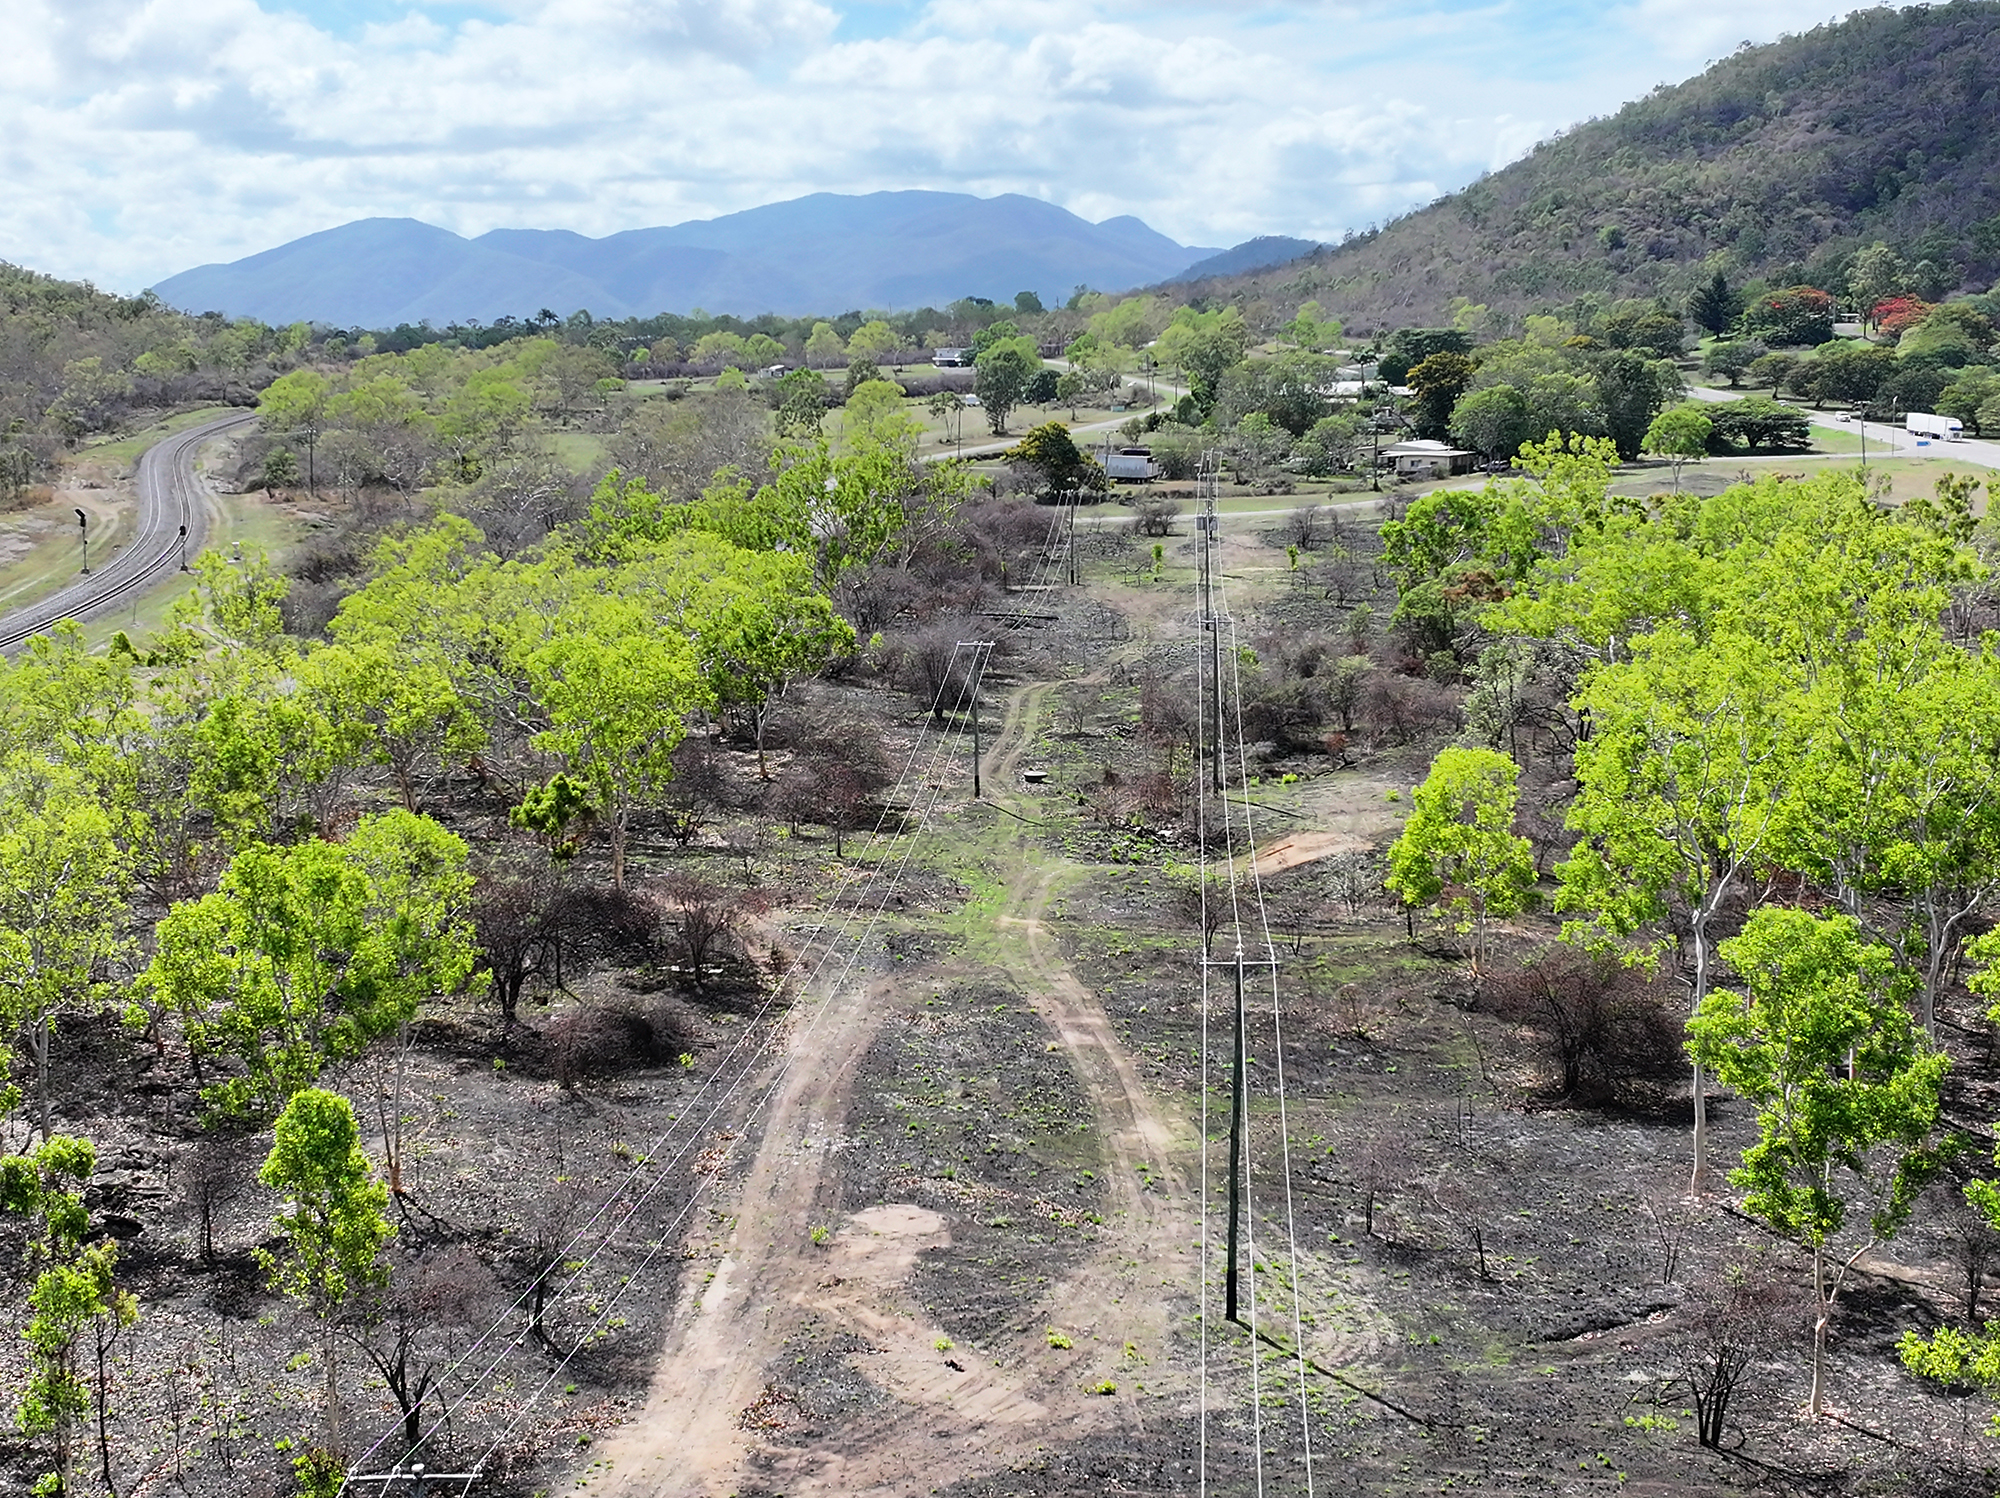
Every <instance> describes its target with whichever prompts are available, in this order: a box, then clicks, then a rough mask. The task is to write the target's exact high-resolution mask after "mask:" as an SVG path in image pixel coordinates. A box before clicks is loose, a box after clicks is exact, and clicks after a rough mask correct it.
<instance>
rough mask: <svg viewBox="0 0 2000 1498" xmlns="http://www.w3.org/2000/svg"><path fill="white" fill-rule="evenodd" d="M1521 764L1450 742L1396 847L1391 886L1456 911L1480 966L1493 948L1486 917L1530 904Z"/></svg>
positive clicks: (1416, 901)
mask: <svg viewBox="0 0 2000 1498" xmlns="http://www.w3.org/2000/svg"><path fill="white" fill-rule="evenodd" d="M1519 773H1520V772H1519V770H1518V769H1517V768H1516V767H1515V764H1514V761H1513V760H1511V759H1510V758H1508V757H1507V756H1506V755H1504V754H1500V753H1497V752H1496V751H1494V750H1491V749H1446V750H1444V751H1443V752H1442V753H1440V754H1439V755H1438V757H1437V758H1436V759H1435V760H1433V761H1432V762H1431V769H1430V774H1429V775H1427V776H1426V777H1425V778H1424V783H1423V784H1422V785H1420V786H1418V787H1416V789H1415V790H1414V791H1412V792H1411V795H1410V800H1411V804H1412V807H1411V813H1410V819H1409V821H1408V822H1406V823H1405V824H1404V826H1403V832H1402V835H1401V836H1400V837H1398V838H1397V839H1396V841H1395V843H1394V844H1393V845H1392V846H1391V847H1390V849H1389V876H1388V880H1387V883H1388V886H1389V888H1390V889H1391V890H1393V891H1394V892H1395V893H1396V894H1397V895H1398V896H1399V897H1400V898H1401V899H1402V900H1403V902H1404V903H1405V904H1406V905H1422V906H1426V907H1428V908H1430V909H1431V910H1432V911H1434V912H1436V913H1437V914H1439V915H1441V916H1450V917H1452V918H1454V920H1455V923H1456V929H1457V930H1458V931H1459V932H1460V933H1461V934H1462V935H1469V936H1470V937H1471V943H1470V945H1469V948H1468V955H1469V956H1470V957H1471V959H1472V967H1473V971H1475V972H1477V971H1478V970H1479V964H1480V962H1481V961H1482V959H1483V958H1484V957H1485V955H1486V951H1487V923H1488V921H1489V920H1490V919H1491V918H1492V917H1494V916H1508V915H1513V914H1515V913H1516V912H1518V911H1520V910H1522V909H1524V908H1526V906H1527V903H1528V901H1529V899H1530V897H1531V896H1532V894H1533V892H1534V886H1535V863H1534V855H1533V851H1532V849H1531V848H1530V846H1529V843H1528V840H1527V839H1526V838H1524V837H1517V836H1516V835H1515V834H1514V831H1513V827H1514V806H1515V798H1516V794H1517V792H1516V782H1517V778H1518V776H1519Z"/></svg>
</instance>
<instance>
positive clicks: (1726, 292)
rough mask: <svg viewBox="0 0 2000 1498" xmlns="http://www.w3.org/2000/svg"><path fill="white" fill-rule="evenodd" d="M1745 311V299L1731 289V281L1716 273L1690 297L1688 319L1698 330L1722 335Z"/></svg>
mask: <svg viewBox="0 0 2000 1498" xmlns="http://www.w3.org/2000/svg"><path fill="white" fill-rule="evenodd" d="M1742 310H1743V299H1742V298H1741V297H1739V296H1738V295H1737V294H1736V293H1735V292H1734V291H1732V290H1731V289H1730V286H1729V280H1728V278H1727V277H1726V276H1724V275H1723V274H1722V272H1721V271H1717V272H1715V274H1714V275H1712V276H1710V277H1709V278H1708V279H1707V280H1706V281H1704V282H1702V284H1701V285H1699V286H1697V287H1696V288H1695V290H1694V293H1693V294H1692V295H1691V296H1689V297H1688V317H1689V318H1690V319H1691V320H1692V321H1693V322H1694V325H1695V326H1696V327H1698V328H1706V329H1707V330H1708V331H1709V332H1711V333H1716V334H1720V333H1723V332H1725V331H1727V330H1728V328H1729V325H1730V324H1731V323H1733V322H1735V321H1736V318H1737V315H1738V314H1739V313H1740V312H1741V311H1742Z"/></svg>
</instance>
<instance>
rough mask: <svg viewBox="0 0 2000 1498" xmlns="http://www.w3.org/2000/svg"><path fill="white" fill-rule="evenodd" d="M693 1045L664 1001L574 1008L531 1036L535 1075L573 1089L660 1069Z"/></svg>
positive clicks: (683, 1022) (688, 1032)
mask: <svg viewBox="0 0 2000 1498" xmlns="http://www.w3.org/2000/svg"><path fill="white" fill-rule="evenodd" d="M692 1045H693V1029H692V1027H691V1026H690V1025H689V1023H688V1021H687V1017H686V1016H685V1015H684V1014H683V1013H682V1012H681V1011H680V1009H679V1008H678V1007H677V1006H676V1005H674V1004H672V1003H670V1002H667V1001H663V1000H654V1001H651V1002H647V1001H644V1000H638V999H628V1000H619V1001H616V1002H612V1003H604V1004H596V1003H586V1004H578V1005H576V1006H574V1007H572V1008H568V1009H564V1010H562V1011H561V1012H560V1013H558V1014H556V1015H554V1016H553V1017H552V1018H551V1019H550V1020H549V1021H548V1023H547V1024H545V1025H543V1026H542V1027H541V1029H540V1030H538V1031H537V1032H535V1036H534V1043H533V1045H532V1047H531V1048H530V1059H531V1060H532V1062H533V1063H534V1064H535V1069H536V1070H539V1071H540V1072H542V1073H543V1074H544V1075H546V1076H549V1077H551V1078H553V1079H554V1080H556V1081H558V1082H560V1083H562V1084H563V1086H565V1087H574V1086H575V1085H576V1084H577V1083H578V1082H581V1081H583V1080H585V1079H586V1078H590V1077H609V1076H617V1075H619V1074H620V1073H622V1072H629V1071H636V1070H639V1069H641V1068H644V1067H653V1066H665V1065H668V1064H669V1063H671V1062H673V1061H675V1060H677V1059H678V1058H679V1057H680V1056H681V1055H682V1054H683V1053H684V1052H686V1051H688V1050H690V1049H691V1048H692Z"/></svg>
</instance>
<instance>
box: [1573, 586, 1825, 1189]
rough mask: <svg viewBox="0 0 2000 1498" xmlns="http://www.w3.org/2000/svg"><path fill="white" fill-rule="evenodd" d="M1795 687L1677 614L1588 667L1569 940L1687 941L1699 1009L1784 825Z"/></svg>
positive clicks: (1743, 645) (1698, 1162) (1703, 1123)
mask: <svg viewBox="0 0 2000 1498" xmlns="http://www.w3.org/2000/svg"><path fill="white" fill-rule="evenodd" d="M1786 699H1787V693H1786V690H1785V685H1784V681H1783V678H1782V676H1781V675H1780V674H1779V673H1778V671H1777V670H1776V668H1775V665H1774V663H1773V662H1772V660H1771V659H1770V656H1769V653H1768V652H1767V651H1766V650H1764V649H1763V648H1762V647H1761V646H1759V645H1758V644H1757V643H1756V642H1755V641H1751V640H1745V639H1740V638H1729V637H1724V638H1718V639H1713V640H1710V641H1707V642H1697V641H1696V640H1694V639H1692V638H1690V637H1689V636H1688V635H1687V634H1686V633H1685V632H1683V631H1682V630H1680V629H1679V628H1677V627H1675V626H1668V627H1666V628H1663V629H1660V630H1658V631H1656V632H1654V633H1653V634H1651V635H1647V636H1642V637H1641V638H1639V639H1636V640H1633V641H1632V642H1631V644H1630V646H1629V655H1628V656H1627V657H1626V658H1625V659H1623V660H1621V661H1618V662H1617V663H1615V664H1601V665H1599V666H1597V667H1596V668H1594V669H1593V670H1592V671H1591V672H1590V673H1589V674H1588V675H1586V676H1585V678H1584V681H1583V684H1582V687H1581V690H1580V691H1579V692H1578V695H1577V699H1576V705H1577V707H1578V709H1579V710H1580V711H1582V712H1584V713H1586V714H1587V715H1588V716H1589V720H1590V724H1591V734H1590V737H1589V738H1588V739H1587V740H1586V741H1585V742H1583V743H1582V744H1579V745H1578V746H1577V751H1576V778H1577V787H1578V789H1577V796H1576V799H1575V801H1574V802H1573V803H1572V804H1571V807H1570V812H1569V826H1570V828H1571V829H1572V830H1573V831H1575V832H1577V833H1578V834H1580V837H1581V840H1580V841H1579V842H1578V843H1577V845H1576V848H1575V851H1574V852H1573V853H1572V855H1571V857H1570V858H1569V860H1568V861H1567V862H1565V863H1563V864H1561V865H1560V866H1558V868H1557V870H1556V875H1557V878H1558V879H1559V880H1560V888H1559V889H1558V891H1557V894H1556V909H1557V910H1558V911H1559V912H1562V913H1564V914H1566V915H1569V916H1572V917H1580V919H1572V920H1571V921H1570V922H1568V923H1566V924H1565V926H1564V928H1563V934H1564V936H1565V937H1566V938H1567V939H1570V940H1575V941H1581V942H1584V943H1586V944H1593V945H1594V944H1597V943H1599V942H1602V941H1605V940H1619V941H1622V940H1627V939H1630V938H1632V937H1635V936H1637V935H1638V934H1640V933H1641V932H1645V931H1650V932H1651V933H1652V935H1651V936H1650V938H1648V941H1647V943H1646V944H1645V946H1644V947H1642V950H1651V951H1654V952H1657V951H1658V950H1660V949H1661V948H1662V947H1664V946H1665V945H1666V944H1668V943H1669V942H1679V943H1680V944H1681V946H1682V949H1683V965H1684V967H1685V969H1686V970H1687V971H1689V972H1690V974H1691V978H1690V989H1691V998H1692V1004H1691V1008H1692V1009H1693V1010H1694V1011H1695V1012H1697V1013H1698V1012H1700V1009H1701V1006H1702V1004H1703V1003H1704V1002H1706V1000H1707V998H1708V994H1709V988H1710V985H1711V984H1712V983H1713V981H1714V976H1715V956H1716V938H1715V926H1716V923H1717V920H1718V918H1719V917H1720V915H1721V913H1722V909H1723V905H1724V902H1725V901H1726V900H1727V898H1728V896H1729V892H1730V890H1731V889H1732V888H1733V887H1735V885H1736V884H1737V882H1738V881H1739V880H1740V879H1741V878H1742V877H1743V876H1744V875H1745V874H1746V873H1747V872H1748V871H1749V870H1750V869H1752V868H1753V867H1755V866H1756V864H1757V861H1758V859H1759V858H1760V857H1761V855H1762V850H1763V849H1764V847H1765V844H1766V843H1767V842H1768V841H1771V840H1773V839H1774V837H1775V834H1776V831H1777V828H1778V826H1779V818H1778V806H1779V798H1780V796H1781V795H1782V793H1783V789H1784V784H1785V781H1784V767H1785V764H1786V762H1787V755H1788V753H1789V752H1790V746H1789V744H1788V742H1787V737H1786V732H1787V729H1788V727H1789V724H1788V722H1787V719H1788V718H1789V717H1790V716H1791V715H1790V713H1789V711H1788V704H1787V700H1786ZM1694 1100H1695V1115H1694V1171H1693V1180H1694V1185H1695V1188H1696V1189H1697V1190H1701V1189H1704V1188H1705V1186H1706V1184H1707V1176H1708V1104H1707V1092H1706V1087H1705V1082H1704V1077H1703V1074H1702V1068H1701V1063H1700V1061H1699V1058H1697V1063H1696V1067H1695V1074H1694Z"/></svg>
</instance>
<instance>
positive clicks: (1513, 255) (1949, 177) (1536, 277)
mask: <svg viewBox="0 0 2000 1498" xmlns="http://www.w3.org/2000/svg"><path fill="white" fill-rule="evenodd" d="M1996 116H2000V5H1995V4H1993V3H1990V0H1954V3H1952V4H1950V5H1939V6H1931V7H1913V8H1910V9H1906V10H1888V9H1882V10H1871V11H1865V12H1861V13H1859V14H1856V15H1854V16H1853V17H1851V18H1849V19H1847V20H1845V21H1842V22H1839V23H1837V24H1828V25H1824V26H1819V27H1816V28H1814V29H1813V30H1812V31H1810V32H1807V33H1806V34H1805V35H1803V36H1795V37H1788V38H1786V39H1784V40H1782V41H1779V42H1776V43H1773V44H1772V45H1770V46H1765V47H1755V48H1746V49H1744V50H1741V51H1739V52H1737V53H1736V54H1735V55H1734V56H1731V57H1729V58H1727V59H1725V60H1724V61H1722V62H1720V63H1717V64H1716V65H1715V66H1714V67H1712V68H1710V69H1709V70H1708V71H1707V72H1705V73H1703V74H1701V75H1700V76H1699V77H1696V78H1693V79H1690V80H1689V81H1687V82H1686V83H1682V84H1678V85H1675V86H1673V87H1666V88H1660V89H1657V90H1655V91H1654V92H1653V93H1652V94H1650V95H1649V96H1647V97H1646V98H1644V99H1640V100H1637V101H1635V102H1633V103H1631V104H1628V105H1627V106H1625V108H1623V109H1621V110H1619V111H1618V113H1617V114H1615V115H1613V116H1612V117H1611V118H1609V119H1603V120H1592V121H1590V122H1589V123H1587V124H1584V125H1580V126H1578V127H1577V128H1575V129H1574V130H1571V131H1569V132H1567V133H1566V134H1564V135H1561V136H1559V137H1557V138H1556V139H1554V140H1550V141H1546V142H1544V143H1543V144H1541V145H1539V146H1537V147H1536V148H1535V150H1534V151H1533V152H1532V153H1530V154H1529V155H1528V156H1527V158H1526V159H1524V160H1522V161H1519V162H1516V163H1514V164H1513V165H1511V166H1509V167H1506V168H1505V169H1503V170H1501V171H1498V172H1495V173H1493V174H1492V175H1491V176H1488V177H1485V178H1482V179H1481V180H1480V181H1478V182H1476V183H1474V184H1473V185H1472V186H1470V187H1468V188H1466V189H1465V190H1464V191H1463V192H1458V193H1454V194H1452V195H1450V196H1448V197H1446V198H1443V199H1441V200H1440V201H1438V202H1437V203H1434V204H1432V205H1431V206H1430V207H1428V208H1424V209H1422V210H1420V211H1418V212H1416V213H1412V214H1410V215H1408V216H1407V217H1404V218H1401V219H1398V220H1396V221H1395V222H1393V223H1391V224H1389V225H1387V226H1386V227H1384V228H1382V229H1381V230H1380V231H1379V232H1371V233H1367V234H1364V235H1360V236H1357V237H1356V238H1355V239H1353V240H1352V241H1350V242H1348V243H1345V244H1342V245H1340V246H1338V247H1332V248H1328V249H1324V250H1320V251H1318V252H1316V253H1315V254H1313V255H1311V256H1309V257H1308V258H1306V259H1304V260H1301V261H1295V262H1293V263H1292V264H1290V265H1286V266H1282V267H1277V268H1274V269H1271V270H1267V271H1259V272H1254V273H1252V274H1250V275H1248V276H1243V277H1237V278H1229V279H1224V280H1218V281H1212V282H1208V283H1204V284H1202V285H1199V286H1197V287H1194V288H1191V289H1190V290H1191V293H1192V294H1194V295H1201V296H1208V297H1210V298H1214V299H1226V300H1234V301H1249V300H1255V299H1257V298H1260V297H1262V298H1268V299H1270V300H1272V301H1286V300H1292V301H1296V300H1299V299H1301V298H1305V297H1317V298H1318V299H1319V300H1320V301H1322V302H1325V303H1326V304H1327V305H1328V306H1329V307H1333V308H1336V309H1337V310H1338V311H1339V312H1340V313H1341V315H1342V316H1343V317H1345V318H1347V319H1348V326H1349V328H1350V329H1351V330H1357V331H1376V330H1379V329H1382V328H1384V327H1391V328H1393V327H1407V326H1410V325H1413V324H1420V323H1433V322H1437V321H1441V320H1443V318H1444V316H1445V315H1446V314H1447V312H1448V309H1449V308H1450V307H1451V306H1452V304H1453V303H1454V301H1455V300H1458V299H1464V300H1465V301H1468V302H1471V303H1476V304H1482V305H1486V306H1488V307H1490V308H1491V309H1492V310H1493V311H1494V312H1495V313H1496V314H1498V315H1501V316H1504V317H1516V316H1519V315H1520V314H1521V313H1523V312H1527V311H1537V310H1546V309H1549V308H1553V307H1556V306H1560V305H1561V304H1563V303H1566V302H1568V301H1569V300H1571V299H1572V298H1575V297H1578V296H1590V295H1595V296H1599V297H1637V296H1653V295H1664V296H1667V297H1669V298H1671V299H1673V300H1675V301H1679V300H1681V299H1682V298H1683V297H1685V295H1686V294H1687V293H1688V292H1689V291H1690V290H1692V289H1693V287H1694V285H1695V284H1696V283H1697V281H1698V280H1699V279H1700V278H1701V277H1703V276H1705V275H1707V274H1711V273H1712V272H1713V271H1715V270H1717V269H1720V270H1723V271H1724V272H1725V273H1726V274H1728V275H1729V276H1730V278H1731V279H1732V280H1735V281H1742V280H1746V279H1750V278H1758V279H1762V280H1764V281H1767V282H1769V283H1770V284H1772V285H1778V286H1783V285H1790V284H1792V283H1794V282H1798V281H1809V282H1811V283H1812V284H1814V285H1817V286H1821V287H1826V288H1828V289H1834V290H1838V289H1840V286H1841V283H1842V281H1843V278H1844V276H1845V272H1846V269H1847V265H1848V263H1849V262H1850V261H1851V259H1852V257H1853V255H1854V254H1855V253H1856V252H1857V251H1859V250H1860V249H1862V248H1863V247H1864V246H1866V245H1868V244H1871V243H1873V242H1874V241H1876V240H1885V241H1887V242H1888V243H1889V244H1890V245H1891V246H1892V247H1894V248H1896V249H1897V250H1898V251H1900V253H1901V254H1902V255H1903V256H1904V257H1905V258H1906V259H1908V260H1909V261H1911V262H1912V263H1921V264H1924V265H1926V266H1927V267H1928V270H1927V272H1926V275H1927V285H1926V287H1925V288H1924V291H1925V294H1926V295H1928V296H1930V297H1933V298H1935V297H1937V296H1938V295H1940V294H1943V293H1946V292H1950V291H1952V290H1956V289H1959V288H1961V287H1963V286H1967V285H1976V286H1978V287H1982V288H1983V287H1984V286H1986V285H1987V284H1989V283H1990V282H1991V281H1992V280H1993V278H1994V275H1995V272H1996V271H2000V139H1996V137H1995V134H1994V131H1993V128H1992V127H1993V121H1994V119H1995V118H1996Z"/></svg>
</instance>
